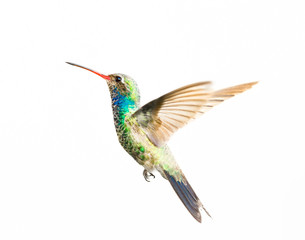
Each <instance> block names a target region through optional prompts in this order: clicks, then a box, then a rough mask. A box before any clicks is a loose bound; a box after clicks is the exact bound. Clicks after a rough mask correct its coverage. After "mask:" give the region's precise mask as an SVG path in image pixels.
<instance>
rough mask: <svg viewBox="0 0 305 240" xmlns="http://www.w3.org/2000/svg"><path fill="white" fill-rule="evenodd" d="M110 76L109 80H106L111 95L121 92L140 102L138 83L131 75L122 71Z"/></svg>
mask: <svg viewBox="0 0 305 240" xmlns="http://www.w3.org/2000/svg"><path fill="white" fill-rule="evenodd" d="M108 77H109V80H108V81H106V82H107V85H108V87H109V91H110V94H111V96H113V95H115V94H118V93H119V94H120V95H122V96H124V97H126V98H128V99H130V100H132V101H134V102H135V103H136V104H138V103H139V102H140V93H139V89H138V85H137V83H136V82H135V81H134V80H133V79H132V78H131V77H129V76H127V75H126V74H122V73H115V74H110V75H109V76H108Z"/></svg>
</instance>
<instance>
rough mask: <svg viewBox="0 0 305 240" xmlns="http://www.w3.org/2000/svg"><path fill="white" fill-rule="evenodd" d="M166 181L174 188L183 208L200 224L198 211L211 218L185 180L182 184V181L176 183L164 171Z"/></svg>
mask: <svg viewBox="0 0 305 240" xmlns="http://www.w3.org/2000/svg"><path fill="white" fill-rule="evenodd" d="M164 173H165V175H166V177H167V179H168V180H169V182H170V184H171V185H172V187H173V188H174V190H175V192H176V193H177V195H178V197H179V198H180V199H181V201H182V203H183V204H184V206H185V207H186V208H187V210H188V211H189V212H190V213H191V214H192V216H193V217H194V218H195V219H196V220H197V221H198V222H201V214H200V211H199V209H200V208H202V209H203V210H204V211H205V212H206V214H207V215H208V216H209V217H211V215H210V214H209V213H208V212H207V210H206V209H205V208H204V207H203V205H202V203H201V202H200V200H199V198H198V197H197V195H196V193H195V192H194V190H193V189H192V187H191V185H190V184H189V183H188V181H187V180H186V178H184V183H183V182H182V181H176V179H175V178H174V177H173V176H171V175H170V174H169V173H168V172H167V171H164Z"/></svg>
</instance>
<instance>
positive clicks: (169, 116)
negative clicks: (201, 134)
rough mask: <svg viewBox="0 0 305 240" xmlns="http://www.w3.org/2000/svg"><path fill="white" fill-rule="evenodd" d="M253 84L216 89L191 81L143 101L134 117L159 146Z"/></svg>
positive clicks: (207, 83) (204, 83) (205, 83)
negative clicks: (193, 120)
mask: <svg viewBox="0 0 305 240" xmlns="http://www.w3.org/2000/svg"><path fill="white" fill-rule="evenodd" d="M256 83H257V82H252V83H246V84H241V85H237V86H234V87H229V88H225V89H222V90H218V91H211V90H209V88H208V86H209V84H210V82H198V83H194V84H190V85H187V86H185V87H182V88H179V89H177V90H174V91H172V92H169V93H167V94H165V95H163V96H161V97H159V98H157V99H155V100H153V101H151V102H149V103H147V104H145V105H144V106H143V107H142V108H140V109H139V110H137V111H136V112H135V113H134V114H133V116H134V117H135V118H136V120H137V122H138V123H139V124H140V126H141V127H142V128H143V130H144V131H145V133H146V135H147V137H148V138H149V139H150V141H151V142H152V143H153V144H154V145H156V146H158V147H159V146H162V145H163V144H165V143H166V142H167V141H168V139H169V138H170V137H171V135H172V134H173V133H174V132H176V131H177V130H178V129H179V128H181V127H183V126H184V125H185V124H187V123H188V122H189V121H190V120H191V119H193V118H195V117H196V116H197V115H199V114H203V113H205V112H207V111H208V110H210V109H211V108H212V107H214V106H215V105H217V104H219V103H221V102H223V101H224V100H226V99H228V98H231V97H233V96H235V95H236V94H238V93H242V92H244V91H245V90H247V89H249V88H251V87H252V86H253V85H254V84H256Z"/></svg>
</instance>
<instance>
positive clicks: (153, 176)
mask: <svg viewBox="0 0 305 240" xmlns="http://www.w3.org/2000/svg"><path fill="white" fill-rule="evenodd" d="M143 176H144V178H145V180H146V181H147V182H150V180H151V178H155V175H153V174H152V173H150V172H148V171H147V170H146V169H144V171H143Z"/></svg>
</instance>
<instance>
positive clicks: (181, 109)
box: [66, 62, 257, 222]
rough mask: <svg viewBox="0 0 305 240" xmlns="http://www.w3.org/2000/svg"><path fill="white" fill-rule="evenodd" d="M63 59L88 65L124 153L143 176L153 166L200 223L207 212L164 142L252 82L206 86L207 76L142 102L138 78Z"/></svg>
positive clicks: (145, 175) (207, 82) (150, 171)
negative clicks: (101, 85) (102, 88)
mask: <svg viewBox="0 0 305 240" xmlns="http://www.w3.org/2000/svg"><path fill="white" fill-rule="evenodd" d="M66 63H68V64H70V65H72V66H76V67H80V68H83V69H85V70H88V71H90V72H92V73H95V74H97V75H98V76H100V77H102V78H103V79H105V80H106V83H107V85H108V88H109V91H110V97H111V103H112V111H113V118H114V125H115V129H116V133H117V136H118V140H119V142H120V144H121V145H122V147H123V148H124V149H125V150H126V152H127V153H128V154H130V155H131V157H133V158H134V160H136V162H137V163H138V164H140V165H142V166H143V167H144V170H143V176H144V178H145V180H146V181H150V180H151V179H152V178H155V176H154V174H153V173H152V172H154V171H155V170H157V171H158V172H159V173H160V174H161V176H162V177H163V178H164V179H166V180H168V181H169V182H170V184H171V186H172V187H173V189H174V191H175V192H176V194H177V195H178V197H179V198H180V200H181V201H182V203H183V204H184V206H185V207H186V208H187V210H188V211H189V212H190V214H191V215H192V216H193V217H194V218H195V219H196V220H197V221H198V222H201V213H200V211H202V210H204V211H205V212H206V214H207V215H208V216H210V217H211V215H210V214H209V213H208V211H207V210H206V209H205V208H204V206H203V204H202V203H201V201H200V199H199V198H198V196H197V195H196V193H195V192H194V190H193V188H192V187H191V185H190V184H189V182H188V181H187V179H186V177H185V175H184V174H183V172H182V170H181V169H180V167H179V166H178V164H177V162H176V161H175V158H174V156H173V154H172V153H171V151H170V149H169V147H168V146H167V144H166V143H167V141H168V140H169V139H170V137H171V136H172V135H173V134H174V133H175V132H176V131H177V130H178V129H180V128H182V127H183V126H184V125H186V124H187V123H188V122H189V121H190V120H192V119H194V118H195V117H197V116H198V115H201V114H203V113H205V112H207V111H208V110H210V109H211V108H213V107H214V106H216V105H218V104H219V103H221V102H223V101H224V100H226V99H228V98H231V97H233V96H235V95H236V94H239V93H242V92H244V91H245V90H248V89H250V88H251V87H252V86H253V85H254V84H256V83H257V82H250V83H245V84H241V85H237V86H233V87H229V88H225V89H221V90H217V91H213V90H212V89H211V88H210V85H211V82H210V81H204V82H197V83H193V84H190V85H187V86H184V87H181V88H178V89H176V90H174V91H172V92H169V93H167V94H165V95H163V96H161V97H159V98H156V99H154V100H152V101H151V102H149V103H147V104H145V105H143V106H142V107H141V106H140V92H139V89H138V86H137V83H136V82H135V81H134V80H133V79H132V78H131V77H129V76H128V75H126V74H121V73H115V74H110V75H104V74H101V73H99V72H97V71H94V70H92V69H89V68H86V67H83V66H81V65H78V64H74V63H71V62H66Z"/></svg>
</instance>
